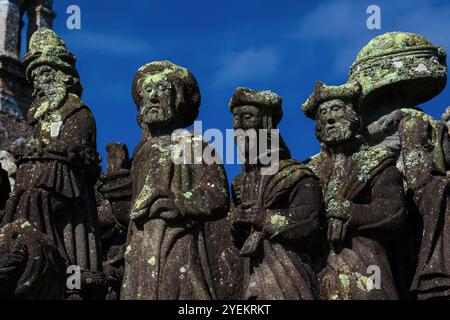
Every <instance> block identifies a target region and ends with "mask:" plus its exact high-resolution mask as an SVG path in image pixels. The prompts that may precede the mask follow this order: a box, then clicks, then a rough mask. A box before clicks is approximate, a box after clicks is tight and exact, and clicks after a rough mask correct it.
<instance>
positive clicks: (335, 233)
mask: <svg viewBox="0 0 450 320" xmlns="http://www.w3.org/2000/svg"><path fill="white" fill-rule="evenodd" d="M347 225H348V220H342V219H336V218H330V219H329V220H328V241H329V242H330V243H331V244H334V245H336V244H341V243H342V242H344V240H345V237H346V234H347Z"/></svg>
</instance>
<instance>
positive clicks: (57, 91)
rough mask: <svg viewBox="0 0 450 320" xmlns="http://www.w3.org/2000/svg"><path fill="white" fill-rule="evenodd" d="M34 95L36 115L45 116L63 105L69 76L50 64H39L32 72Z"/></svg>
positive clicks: (38, 116)
mask: <svg viewBox="0 0 450 320" xmlns="http://www.w3.org/2000/svg"><path fill="white" fill-rule="evenodd" d="M31 81H32V83H33V89H34V91H33V96H34V98H35V99H36V100H35V106H34V107H33V108H32V110H34V117H35V118H36V119H39V118H42V117H44V116H45V115H46V114H49V112H52V111H53V110H56V109H58V108H59V107H61V106H62V105H63V104H64V102H65V101H66V99H67V95H68V92H69V91H68V90H69V89H68V82H69V76H68V75H66V74H65V73H64V72H62V71H59V70H55V69H53V68H52V67H50V66H47V65H43V66H39V67H37V68H36V69H34V70H33V71H32V72H31Z"/></svg>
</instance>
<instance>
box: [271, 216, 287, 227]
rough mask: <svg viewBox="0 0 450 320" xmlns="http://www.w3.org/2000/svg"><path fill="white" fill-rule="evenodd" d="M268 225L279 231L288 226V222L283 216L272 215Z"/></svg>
mask: <svg viewBox="0 0 450 320" xmlns="http://www.w3.org/2000/svg"><path fill="white" fill-rule="evenodd" d="M270 224H271V225H272V226H273V228H274V229H281V228H284V227H287V226H288V225H289V221H288V219H287V218H286V217H285V216H282V215H279V214H274V215H273V216H271V217H270Z"/></svg>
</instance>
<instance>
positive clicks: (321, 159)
mask: <svg viewBox="0 0 450 320" xmlns="http://www.w3.org/2000/svg"><path fill="white" fill-rule="evenodd" d="M329 162H330V157H329V156H328V154H327V153H325V152H324V151H321V152H319V153H317V154H315V155H313V156H311V157H309V158H308V159H306V160H305V161H303V164H304V165H305V166H306V167H308V169H309V170H311V171H312V172H313V173H314V174H315V175H317V176H318V177H319V178H321V177H322V176H323V175H324V174H325V173H326V172H328V171H329V167H330V166H329Z"/></svg>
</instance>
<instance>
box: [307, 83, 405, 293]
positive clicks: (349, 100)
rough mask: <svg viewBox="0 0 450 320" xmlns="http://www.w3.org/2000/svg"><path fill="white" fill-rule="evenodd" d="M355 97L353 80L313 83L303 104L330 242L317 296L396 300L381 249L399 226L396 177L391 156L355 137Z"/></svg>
mask: <svg viewBox="0 0 450 320" xmlns="http://www.w3.org/2000/svg"><path fill="white" fill-rule="evenodd" d="M360 94H361V87H360V86H359V84H358V83H356V82H349V83H346V84H344V85H341V86H338V87H334V86H327V85H325V84H323V83H321V82H319V83H318V84H317V85H316V88H315V90H314V93H313V94H312V95H311V96H310V97H309V99H308V100H307V101H306V102H305V103H304V104H303V105H302V110H303V112H304V113H305V114H306V115H307V116H308V117H310V118H311V119H313V120H315V121H316V136H317V138H318V140H319V141H320V143H321V152H320V153H319V154H318V155H316V156H314V157H312V158H311V159H310V160H309V161H308V166H309V167H310V168H311V169H312V170H313V172H314V173H315V174H316V175H317V176H318V177H319V178H320V180H321V184H322V192H323V198H324V202H325V209H326V220H327V229H328V231H327V238H328V242H329V244H330V246H329V254H328V258H327V265H326V267H325V268H324V269H323V270H322V272H321V274H320V284H321V296H322V298H323V299H362V300H365V299H397V298H398V293H397V290H396V286H395V279H394V277H393V274H392V271H391V265H390V261H389V257H388V252H387V250H386V247H387V246H388V245H389V243H390V242H391V241H393V240H395V239H396V238H397V237H400V235H401V234H402V232H403V230H404V228H405V221H406V207H405V199H404V194H403V185H402V179H401V175H400V173H399V171H398V170H397V168H396V167H395V155H394V154H392V153H391V152H389V150H387V149H385V148H382V147H369V146H367V145H366V144H365V143H364V141H363V140H362V137H361V136H360V134H359V132H360V129H361V127H360V117H359V115H358V112H357V110H358V101H359V97H360ZM371 266H376V268H378V269H377V270H375V271H374V270H372V269H371V268H372V267H371ZM373 272H375V273H376V277H378V278H376V277H375V278H372V277H371V276H372V275H373Z"/></svg>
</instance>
